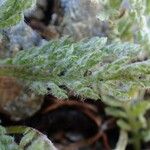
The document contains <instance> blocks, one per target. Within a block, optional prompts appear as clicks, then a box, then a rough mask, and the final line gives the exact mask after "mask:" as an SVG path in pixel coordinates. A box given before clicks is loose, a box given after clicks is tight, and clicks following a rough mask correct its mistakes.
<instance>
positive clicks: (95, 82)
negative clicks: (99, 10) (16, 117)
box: [0, 37, 150, 101]
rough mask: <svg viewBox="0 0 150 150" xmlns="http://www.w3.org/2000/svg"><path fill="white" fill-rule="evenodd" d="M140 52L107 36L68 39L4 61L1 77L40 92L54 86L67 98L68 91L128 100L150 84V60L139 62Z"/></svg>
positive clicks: (90, 96) (86, 95) (55, 93)
mask: <svg viewBox="0 0 150 150" xmlns="http://www.w3.org/2000/svg"><path fill="white" fill-rule="evenodd" d="M139 52H140V47H138V45H134V44H129V43H120V42H116V43H113V44H107V40H106V38H98V37H95V38H92V39H90V40H85V41H81V42H77V43H73V42H71V41H70V40H69V39H68V38H67V39H66V38H65V39H60V40H57V41H51V42H49V43H47V44H46V45H44V46H42V47H40V48H32V49H30V50H25V51H21V52H19V53H18V54H17V55H16V56H15V57H14V58H9V59H7V60H4V61H2V62H1V66H0V68H1V70H0V76H4V75H7V76H14V77H17V78H20V79H22V80H24V81H26V83H27V82H28V84H29V85H30V87H31V88H32V89H33V90H35V91H37V92H39V94H47V93H48V90H47V89H51V91H50V92H51V93H52V94H53V95H55V96H57V97H59V98H67V91H68V90H69V91H71V92H73V93H74V94H75V95H80V96H82V97H83V98H91V99H99V98H100V96H101V94H106V95H111V96H114V97H116V98H117V99H119V100H123V101H126V100H131V99H132V95H133V94H134V92H135V91H134V90H133V92H131V89H137V88H139V87H147V86H149V80H148V79H149V71H150V69H149V68H150V67H149V64H150V63H149V60H147V61H141V62H136V60H137V59H138V53H139ZM60 87H62V88H60ZM114 87H115V88H114Z"/></svg>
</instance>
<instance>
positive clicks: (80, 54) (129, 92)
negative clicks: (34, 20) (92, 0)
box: [0, 0, 150, 150]
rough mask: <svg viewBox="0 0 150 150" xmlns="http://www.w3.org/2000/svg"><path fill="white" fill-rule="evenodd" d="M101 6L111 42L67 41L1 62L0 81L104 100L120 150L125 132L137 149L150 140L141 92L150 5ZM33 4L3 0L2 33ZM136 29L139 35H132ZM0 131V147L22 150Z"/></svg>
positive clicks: (146, 72)
mask: <svg viewBox="0 0 150 150" xmlns="http://www.w3.org/2000/svg"><path fill="white" fill-rule="evenodd" d="M100 1H101V3H102V4H103V5H104V9H103V12H102V13H101V14H100V15H98V18H99V19H100V20H101V21H102V22H107V23H108V28H109V32H108V33H107V36H108V40H107V38H98V37H94V38H92V39H86V40H83V41H80V42H74V41H73V40H71V39H70V38H67V37H66V38H62V39H60V40H57V41H50V42H47V43H46V44H45V45H43V46H41V47H34V48H32V49H29V50H24V51H21V52H18V53H17V55H15V56H14V57H13V58H8V59H5V60H1V61H0V76H13V77H16V78H18V79H20V80H22V81H23V82H25V83H26V84H27V85H28V86H29V87H30V88H31V89H32V90H34V91H36V92H37V93H38V94H47V93H49V92H50V93H52V94H53V95H55V96H56V97H59V98H63V99H66V98H67V97H68V96H69V94H74V95H76V96H81V97H82V98H91V99H95V100H97V99H102V101H103V102H104V103H105V104H107V106H108V107H107V108H106V113H107V114H109V115H112V116H114V117H116V118H118V121H117V124H118V126H119V127H120V128H121V132H120V138H119V141H118V144H117V148H118V147H120V143H121V144H122V143H123V147H124V149H125V147H126V145H127V142H129V141H128V137H127V133H131V134H132V136H131V138H129V140H130V142H131V143H133V145H134V146H135V149H137V150H138V149H140V143H141V140H143V141H146V142H147V141H149V140H150V137H149V132H150V125H149V124H150V123H149V121H148V119H146V118H145V114H146V112H147V111H148V110H149V109H150V102H149V101H145V100H143V94H140V92H141V91H142V90H141V89H145V88H148V87H149V86H150V85H149V83H150V82H149V79H150V59H149V57H148V58H147V59H146V60H143V59H141V57H140V54H141V53H143V51H147V52H148V53H149V44H150V37H149V35H150V34H149V29H148V22H147V13H148V12H149V7H150V6H149V3H148V0H132V1H131V0H128V1H127V0H125V1H123V3H122V1H120V0H116V1H115V2H114V1H113V3H112V1H111V0H105V1H103V0H100ZM146 4H148V5H147V6H148V7H146ZM29 5H31V1H28V2H27V1H24V0H4V1H2V0H0V28H5V27H9V26H12V25H14V24H16V23H17V22H18V21H19V20H20V18H22V11H24V10H25V9H26V8H28V6H29ZM14 7H15V8H16V9H14ZM133 28H135V29H136V31H134V32H132V29H133ZM123 41H129V42H123ZM133 41H134V42H135V43H138V44H140V45H137V44H133ZM18 129H19V128H18ZM28 129H29V128H28ZM24 131H25V130H24ZM24 131H23V132H24ZM30 131H32V132H25V133H26V134H25V136H24V137H23V141H21V142H20V144H22V145H26V143H28V142H29V141H28V140H30V139H32V137H33V136H34V133H35V131H34V130H30ZM0 132H1V137H2V138H1V139H0V140H1V141H0V142H1V143H0V144H1V145H2V144H5V145H4V146H7V148H5V149H9V146H10V145H11V144H13V148H14V149H17V148H20V147H19V145H17V144H16V143H15V141H14V140H13V138H12V136H9V135H6V133H7V130H5V129H4V128H3V127H1V129H0ZM28 136H29V137H28ZM122 137H124V138H125V141H123V140H122ZM37 141H38V142H39V140H37ZM37 141H34V142H33V145H32V146H33V147H34V146H37V145H36V142H37ZM40 142H42V140H40ZM34 143H35V145H34ZM11 146H12V145H11ZM30 146H31V145H30ZM32 146H31V147H32ZM41 146H42V144H41ZM31 147H30V149H31ZM33 147H32V149H33ZM35 149H36V148H35ZM41 149H42V148H41Z"/></svg>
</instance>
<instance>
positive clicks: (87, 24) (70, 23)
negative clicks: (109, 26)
mask: <svg viewBox="0 0 150 150" xmlns="http://www.w3.org/2000/svg"><path fill="white" fill-rule="evenodd" d="M61 6H62V8H63V9H64V21H63V27H64V28H63V34H64V35H66V34H67V35H68V34H69V35H72V36H73V37H74V38H75V39H82V38H85V37H92V36H99V35H100V34H101V33H100V30H101V26H100V23H99V21H98V20H97V19H96V15H97V14H98V13H99V12H100V9H101V7H100V4H96V3H95V2H92V1H91V0H69V1H67V0H61Z"/></svg>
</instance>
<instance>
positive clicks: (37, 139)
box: [0, 126, 56, 150]
mask: <svg viewBox="0 0 150 150" xmlns="http://www.w3.org/2000/svg"><path fill="white" fill-rule="evenodd" d="M9 134H13V135H14V136H10V135H9ZM17 134H18V135H20V136H21V134H23V137H22V138H21V140H20V142H19V144H18V143H16V142H15V136H16V135H17ZM23 149H26V150H56V148H55V147H54V146H53V144H52V143H51V142H50V141H49V140H48V138H47V137H46V136H45V135H43V134H42V133H40V132H38V131H36V130H35V129H32V128H29V127H21V126H17V127H15V126H14V127H9V128H4V127H2V126H0V150H23Z"/></svg>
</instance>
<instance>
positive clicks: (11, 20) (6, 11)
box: [0, 0, 34, 29]
mask: <svg viewBox="0 0 150 150" xmlns="http://www.w3.org/2000/svg"><path fill="white" fill-rule="evenodd" d="M33 2H34V0H28V1H26V0H3V2H1V3H0V29H1V28H7V27H10V26H12V25H15V24H17V23H18V22H19V21H20V20H21V19H22V18H23V11H25V10H26V9H27V8H29V7H31V6H32V5H33Z"/></svg>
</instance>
